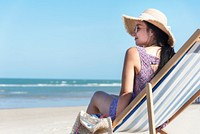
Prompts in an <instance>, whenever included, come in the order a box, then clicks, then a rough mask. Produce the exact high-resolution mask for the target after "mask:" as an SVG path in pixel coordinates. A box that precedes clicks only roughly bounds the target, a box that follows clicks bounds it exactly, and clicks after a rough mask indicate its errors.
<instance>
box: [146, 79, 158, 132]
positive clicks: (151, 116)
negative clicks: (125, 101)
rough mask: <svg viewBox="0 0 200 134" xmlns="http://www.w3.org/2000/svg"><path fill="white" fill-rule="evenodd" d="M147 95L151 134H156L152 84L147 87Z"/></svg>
mask: <svg viewBox="0 0 200 134" xmlns="http://www.w3.org/2000/svg"><path fill="white" fill-rule="evenodd" d="M146 94H147V108H148V120H149V133H150V134H156V129H155V119H154V109H153V98H152V85H151V83H148V84H147V86H146Z"/></svg>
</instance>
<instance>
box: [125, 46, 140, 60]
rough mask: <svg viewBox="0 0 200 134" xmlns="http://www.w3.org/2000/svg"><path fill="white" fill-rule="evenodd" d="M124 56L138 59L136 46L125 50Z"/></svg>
mask: <svg viewBox="0 0 200 134" xmlns="http://www.w3.org/2000/svg"><path fill="white" fill-rule="evenodd" d="M126 56H128V57H129V58H131V59H138V58H139V53H138V50H137V48H136V47H130V48H129V49H127V51H126Z"/></svg>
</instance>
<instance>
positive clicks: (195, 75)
mask: <svg viewBox="0 0 200 134" xmlns="http://www.w3.org/2000/svg"><path fill="white" fill-rule="evenodd" d="M199 96H200V29H197V31H196V32H195V33H194V34H193V35H192V36H191V37H190V38H189V39H188V41H187V42H186V43H185V44H184V45H183V47H181V49H180V50H179V51H178V52H177V53H176V54H175V55H174V56H173V57H172V58H171V59H170V61H169V62H168V63H167V64H166V65H165V66H164V67H163V68H162V69H161V70H160V72H159V73H158V74H157V75H156V76H155V77H154V78H153V79H152V81H151V82H150V83H148V84H147V86H146V87H145V89H144V90H142V91H141V92H140V93H139V94H138V96H137V97H136V98H135V99H134V100H133V101H132V102H131V103H130V104H129V105H128V106H127V107H126V109H125V110H124V111H123V112H122V113H121V114H120V115H119V116H118V117H117V118H116V119H115V120H114V121H113V131H114V132H121V131H122V132H129V133H134V132H143V131H148V130H149V133H150V134H155V133H156V128H158V127H159V126H160V125H162V124H163V123H165V122H166V121H168V123H170V122H171V121H172V120H173V119H174V118H176V117H177V115H179V114H180V113H181V112H182V111H183V110H184V109H185V108H186V107H187V106H189V105H190V104H191V103H192V102H194V101H195V99H196V98H198V97H199ZM160 133H163V134H165V133H166V132H164V131H163V130H161V131H160Z"/></svg>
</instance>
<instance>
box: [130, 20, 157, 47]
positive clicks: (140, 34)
mask: <svg viewBox="0 0 200 134" xmlns="http://www.w3.org/2000/svg"><path fill="white" fill-rule="evenodd" d="M152 35H153V33H152V30H151V29H148V27H147V25H146V24H145V23H144V22H142V21H138V22H137V23H136V26H135V28H134V33H133V36H134V37H135V43H136V45H137V46H142V47H146V46H150V44H151V40H152Z"/></svg>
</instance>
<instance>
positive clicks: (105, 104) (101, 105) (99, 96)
mask: <svg viewBox="0 0 200 134" xmlns="http://www.w3.org/2000/svg"><path fill="white" fill-rule="evenodd" d="M116 97H117V96H114V95H110V94H108V93H105V92H102V91H98V92H96V93H95V103H96V106H97V107H98V109H99V111H100V113H101V114H109V109H110V104H111V102H112V101H113V99H114V98H116Z"/></svg>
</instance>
